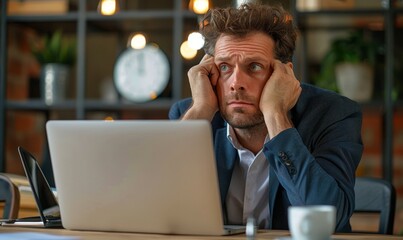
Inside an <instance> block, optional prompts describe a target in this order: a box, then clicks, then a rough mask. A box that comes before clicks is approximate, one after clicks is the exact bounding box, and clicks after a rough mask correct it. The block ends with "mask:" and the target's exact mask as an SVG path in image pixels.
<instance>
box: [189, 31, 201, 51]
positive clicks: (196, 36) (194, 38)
mask: <svg viewBox="0 0 403 240" xmlns="http://www.w3.org/2000/svg"><path fill="white" fill-rule="evenodd" d="M188 44H189V47H190V48H193V49H195V50H199V49H201V48H202V47H203V46H204V38H203V36H202V35H201V34H200V33H198V32H192V33H190V34H189V36H188Z"/></svg>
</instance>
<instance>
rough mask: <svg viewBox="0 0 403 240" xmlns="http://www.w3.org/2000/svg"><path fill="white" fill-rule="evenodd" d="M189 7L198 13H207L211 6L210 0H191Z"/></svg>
mask: <svg viewBox="0 0 403 240" xmlns="http://www.w3.org/2000/svg"><path fill="white" fill-rule="evenodd" d="M189 8H190V9H191V10H193V12H195V13H196V14H205V13H206V12H207V11H208V10H209V8H210V2H209V0H191V1H190V2H189Z"/></svg>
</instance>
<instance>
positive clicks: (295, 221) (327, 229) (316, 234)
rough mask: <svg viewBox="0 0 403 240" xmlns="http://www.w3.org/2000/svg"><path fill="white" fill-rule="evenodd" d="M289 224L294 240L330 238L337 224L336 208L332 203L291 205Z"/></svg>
mask: <svg viewBox="0 0 403 240" xmlns="http://www.w3.org/2000/svg"><path fill="white" fill-rule="evenodd" d="M288 225H289V228H290V232H291V236H292V239H293V240H329V239H330V236H331V235H332V234H333V232H334V229H335V226H336V208H335V207H334V206H330V205H313V206H291V207H289V208H288Z"/></svg>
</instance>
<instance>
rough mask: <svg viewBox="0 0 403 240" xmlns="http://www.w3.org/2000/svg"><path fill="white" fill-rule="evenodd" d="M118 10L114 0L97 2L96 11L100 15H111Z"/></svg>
mask: <svg viewBox="0 0 403 240" xmlns="http://www.w3.org/2000/svg"><path fill="white" fill-rule="evenodd" d="M117 11H118V5H117V2H116V0H101V1H100V2H99V4H98V12H100V13H101V14H102V15H113V14H115V13H116V12H117Z"/></svg>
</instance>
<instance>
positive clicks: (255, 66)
mask: <svg viewBox="0 0 403 240" xmlns="http://www.w3.org/2000/svg"><path fill="white" fill-rule="evenodd" d="M250 69H251V70H252V71H253V72H257V71H260V70H262V69H263V68H262V66H261V65H260V64H257V63H252V64H251V65H250Z"/></svg>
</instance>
